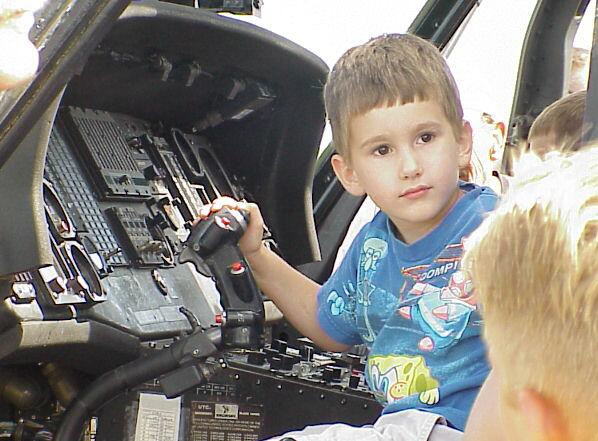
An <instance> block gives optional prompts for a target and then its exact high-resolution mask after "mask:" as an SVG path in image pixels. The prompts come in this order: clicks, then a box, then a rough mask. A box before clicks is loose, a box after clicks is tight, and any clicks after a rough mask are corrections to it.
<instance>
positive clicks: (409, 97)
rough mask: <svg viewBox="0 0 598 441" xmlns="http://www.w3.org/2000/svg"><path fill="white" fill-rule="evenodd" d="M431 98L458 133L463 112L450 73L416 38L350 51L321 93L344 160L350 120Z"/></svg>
mask: <svg viewBox="0 0 598 441" xmlns="http://www.w3.org/2000/svg"><path fill="white" fill-rule="evenodd" d="M430 99H434V100H436V101H437V102H438V103H439V104H440V105H441V106H442V109H443V111H444V113H445V115H446V117H447V119H448V120H449V122H450V123H451V125H452V126H453V130H454V131H455V135H456V136H460V135H461V133H462V129H463V108H462V107H461V100H460V97H459V90H458V89H457V85H456V83H455V79H454V78H453V76H452V74H451V71H450V69H449V67H448V65H447V63H446V61H445V59H444V58H443V57H442V55H441V54H440V52H439V51H438V49H437V48H436V46H434V45H433V44H432V43H429V42H428V41H426V40H423V39H421V38H419V37H417V36H415V35H409V34H388V35H387V34H385V35H382V36H380V37H376V38H373V39H371V40H370V41H368V42H367V43H365V44H362V45H360V46H356V47H354V48H351V49H349V50H348V51H347V52H345V53H344V54H343V56H342V57H341V58H340V59H339V60H338V61H337V62H336V64H335V65H334V67H333V69H332V71H331V72H330V75H329V77H328V81H327V82H326V86H325V88H324V102H325V104H326V112H327V116H328V119H329V121H330V125H331V127H332V138H333V142H334V147H335V148H336V150H337V152H338V153H340V154H341V155H342V156H343V157H345V158H346V159H350V158H349V149H348V138H349V124H350V122H351V118H353V117H354V116H356V115H360V114H363V113H365V112H368V111H369V110H372V109H374V108H376V107H381V106H392V105H396V104H407V103H412V102H415V101H425V100H430Z"/></svg>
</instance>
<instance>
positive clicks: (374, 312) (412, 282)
mask: <svg viewBox="0 0 598 441" xmlns="http://www.w3.org/2000/svg"><path fill="white" fill-rule="evenodd" d="M460 189H461V190H462V191H463V192H464V194H463V196H462V197H461V198H460V199H459V201H458V202H457V203H456V204H455V205H454V206H453V208H452V209H451V210H450V211H449V213H448V214H447V215H446V217H445V218H444V219H443V221H442V222H441V223H440V225H438V226H437V227H436V228H435V229H434V230H432V231H431V232H430V233H428V234H427V235H426V236H424V237H423V238H421V239H420V240H418V241H417V242H415V243H413V244H410V245H407V244H405V243H404V242H402V241H401V240H399V239H397V237H396V236H395V234H394V232H393V231H394V227H393V226H392V223H391V221H390V220H389V219H388V217H387V216H386V215H385V214H384V213H383V212H379V213H378V214H377V215H376V216H375V217H374V219H373V220H372V221H371V222H370V223H369V224H367V225H365V226H364V227H363V228H362V230H361V231H360V232H359V234H358V235H357V237H356V238H355V240H354V241H353V243H352V245H351V247H350V248H349V251H348V253H347V255H346V256H345V259H344V260H343V262H342V263H341V265H340V267H339V268H338V269H337V271H336V272H335V273H334V274H333V275H332V276H331V278H330V279H329V280H328V282H326V284H324V286H322V288H321V289H320V291H319V293H318V305H319V309H318V320H319V322H320V325H321V326H322V328H323V329H324V330H325V331H326V333H327V334H328V335H330V337H332V338H333V339H334V340H336V341H338V342H341V343H344V344H348V345H355V344H363V343H365V344H366V345H367V347H368V349H369V356H368V363H367V369H366V378H367V382H368V384H369V386H370V388H371V389H372V391H373V392H374V394H375V395H376V397H377V398H378V400H379V401H380V402H381V403H382V405H384V406H385V409H384V413H389V412H396V411H398V410H403V409H413V408H415V409H422V410H429V411H431V412H434V413H438V414H440V415H443V416H444V417H445V418H446V419H447V420H448V421H449V422H450V423H451V424H452V425H453V426H454V427H456V428H457V429H460V430H463V428H464V426H465V422H466V420H467V416H468V414H469V410H470V408H471V405H472V404H473V400H474V399H475V396H476V395H477V392H478V389H479V387H480V385H481V384H482V383H483V382H484V379H485V378H486V376H487V374H488V371H489V367H488V363H487V361H486V351H485V347H484V344H483V343H482V341H481V330H482V329H481V325H482V321H481V317H480V315H479V312H478V311H477V308H476V302H475V300H474V298H473V288H472V284H471V281H470V280H466V278H465V276H464V273H463V272H462V271H460V270H459V265H460V261H461V256H462V254H463V240H464V239H465V238H467V236H468V235H469V234H470V233H471V232H472V231H473V230H475V229H476V228H477V227H478V226H479V225H480V223H481V222H482V220H483V218H484V215H485V213H487V212H488V211H491V210H492V209H494V206H495V204H496V201H497V196H496V195H495V194H494V193H493V192H492V190H490V189H489V188H487V187H479V186H476V185H474V184H470V183H460Z"/></svg>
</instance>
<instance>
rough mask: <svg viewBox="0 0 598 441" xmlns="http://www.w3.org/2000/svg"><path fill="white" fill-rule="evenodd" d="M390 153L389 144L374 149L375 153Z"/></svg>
mask: <svg viewBox="0 0 598 441" xmlns="http://www.w3.org/2000/svg"><path fill="white" fill-rule="evenodd" d="M389 153H390V147H389V146H387V145H379V146H377V147H376V148H375V149H374V154H375V155H379V156H384V155H388V154H389Z"/></svg>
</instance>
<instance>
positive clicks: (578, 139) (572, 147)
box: [528, 90, 587, 154]
mask: <svg viewBox="0 0 598 441" xmlns="http://www.w3.org/2000/svg"><path fill="white" fill-rule="evenodd" d="M586 95H587V94H586V91H585V90H582V91H580V92H576V93H572V94H571V95H567V96H566V97H564V98H561V99H560V100H557V101H555V102H554V103H552V104H551V105H549V106H548V107H546V108H545V109H544V110H543V111H542V113H540V114H539V115H538V117H537V118H536V119H535V121H534V123H533V124H532V126H531V128H530V131H529V136H528V141H529V142H530V145H531V148H532V150H533V151H534V152H535V153H538V154H544V153H547V152H548V151H561V152H573V151H576V150H578V149H579V147H581V145H582V137H583V135H584V124H583V115H584V112H585V110H586ZM541 137H543V138H545V140H549V141H548V142H544V143H543V145H541V146H535V145H534V140H538V139H540V138H541Z"/></svg>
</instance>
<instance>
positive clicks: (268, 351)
mask: <svg viewBox="0 0 598 441" xmlns="http://www.w3.org/2000/svg"><path fill="white" fill-rule="evenodd" d="M264 352H265V353H266V358H267V359H268V360H272V357H278V351H277V350H276V349H272V348H265V349H264Z"/></svg>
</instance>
